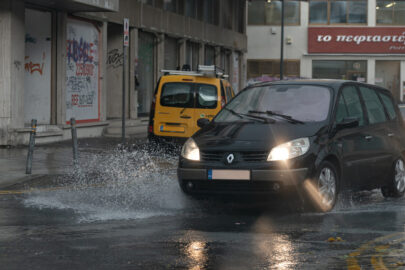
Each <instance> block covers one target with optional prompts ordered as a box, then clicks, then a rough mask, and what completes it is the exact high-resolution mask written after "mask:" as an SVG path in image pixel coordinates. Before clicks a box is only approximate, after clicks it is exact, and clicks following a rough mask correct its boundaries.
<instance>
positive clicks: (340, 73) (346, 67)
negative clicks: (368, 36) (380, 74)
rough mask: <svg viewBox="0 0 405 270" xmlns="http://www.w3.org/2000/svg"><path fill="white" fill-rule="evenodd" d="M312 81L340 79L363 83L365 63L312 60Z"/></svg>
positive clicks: (364, 79)
mask: <svg viewBox="0 0 405 270" xmlns="http://www.w3.org/2000/svg"><path fill="white" fill-rule="evenodd" d="M312 77H313V78H314V79H341V80H352V81H358V82H365V81H366V78H367V61H345V60H314V61H312Z"/></svg>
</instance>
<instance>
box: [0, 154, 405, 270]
mask: <svg viewBox="0 0 405 270" xmlns="http://www.w3.org/2000/svg"><path fill="white" fill-rule="evenodd" d="M138 154H139V155H138ZM138 154H134V153H127V154H117V153H114V154H111V153H109V154H108V155H107V154H105V155H99V156H97V157H95V158H94V159H92V160H90V159H89V161H87V162H86V163H85V164H84V166H83V168H81V169H77V170H76V171H75V172H72V173H71V174H70V175H68V176H63V177H54V178H46V179H36V180H34V181H33V182H30V183H25V184H23V185H16V186H12V187H10V188H9V189H8V190H7V191H5V190H2V191H0V269H405V232H404V231H405V199H404V198H402V199H395V200H394V199H390V200H388V199H384V198H383V197H382V196H381V194H380V192H379V191H378V190H375V191H371V192H360V193H354V194H352V193H350V194H349V193H348V194H344V196H343V197H344V198H343V199H340V201H339V202H338V205H337V206H336V209H335V210H334V211H333V212H331V213H327V214H316V213H300V212H297V211H294V209H291V208H289V207H287V205H286V204H285V203H283V202H282V201H280V199H273V200H268V201H256V200H251V199H250V200H242V199H241V198H238V197H236V198H232V199H230V200H222V199H218V198H209V199H205V200H194V199H190V198H188V197H186V196H184V195H183V194H182V193H181V192H180V190H179V188H178V187H177V183H176V176H175V167H176V162H177V160H176V159H175V158H171V157H165V156H163V157H159V158H156V156H152V157H147V158H145V153H138ZM141 157H142V158H141ZM131 159H132V160H137V166H135V167H134V168H132V169H128V164H126V162H127V161H128V160H131ZM88 168H92V170H88ZM86 169H87V171H86ZM78 171H79V172H78Z"/></svg>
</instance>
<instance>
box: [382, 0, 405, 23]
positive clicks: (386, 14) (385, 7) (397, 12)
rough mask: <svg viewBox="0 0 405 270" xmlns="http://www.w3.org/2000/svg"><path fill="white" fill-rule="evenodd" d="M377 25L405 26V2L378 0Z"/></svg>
mask: <svg viewBox="0 0 405 270" xmlns="http://www.w3.org/2000/svg"><path fill="white" fill-rule="evenodd" d="M376 11H377V24H393V25H405V2H401V1H380V0H377V6H376Z"/></svg>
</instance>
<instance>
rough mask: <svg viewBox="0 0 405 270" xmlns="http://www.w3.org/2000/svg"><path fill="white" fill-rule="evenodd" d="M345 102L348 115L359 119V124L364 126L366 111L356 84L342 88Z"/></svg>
mask: <svg viewBox="0 0 405 270" xmlns="http://www.w3.org/2000/svg"><path fill="white" fill-rule="evenodd" d="M341 96H342V97H343V100H344V103H345V104H346V108H347V113H348V115H347V117H353V118H357V119H358V120H359V126H364V113H363V108H362V107H361V102H360V97H359V94H358V93H357V89H356V87H354V86H345V87H344V88H343V89H342V95H341Z"/></svg>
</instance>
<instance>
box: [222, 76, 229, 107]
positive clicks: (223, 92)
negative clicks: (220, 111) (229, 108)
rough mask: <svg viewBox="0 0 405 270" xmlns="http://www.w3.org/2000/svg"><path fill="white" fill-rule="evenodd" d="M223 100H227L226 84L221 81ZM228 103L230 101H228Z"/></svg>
mask: <svg viewBox="0 0 405 270" xmlns="http://www.w3.org/2000/svg"><path fill="white" fill-rule="evenodd" d="M221 98H222V99H226V96H225V87H224V83H223V82H222V81H221ZM226 102H228V100H227V99H226Z"/></svg>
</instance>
